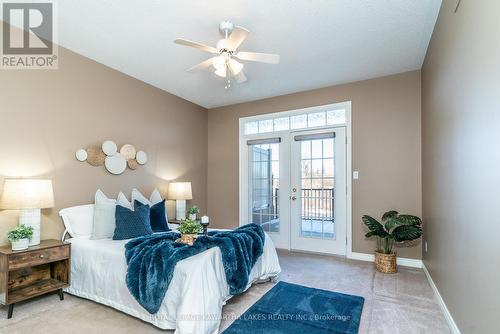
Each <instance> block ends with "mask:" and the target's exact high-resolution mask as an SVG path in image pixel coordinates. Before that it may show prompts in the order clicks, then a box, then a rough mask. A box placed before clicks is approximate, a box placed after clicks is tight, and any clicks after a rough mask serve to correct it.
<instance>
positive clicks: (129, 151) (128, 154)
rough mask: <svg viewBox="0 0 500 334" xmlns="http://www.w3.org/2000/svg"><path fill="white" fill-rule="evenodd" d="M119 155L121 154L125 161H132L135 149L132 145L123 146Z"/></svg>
mask: <svg viewBox="0 0 500 334" xmlns="http://www.w3.org/2000/svg"><path fill="white" fill-rule="evenodd" d="M120 153H121V155H123V156H124V157H125V159H127V160H132V159H135V153H136V150H135V147H134V146H133V145H130V144H125V145H123V146H122V148H121V149H120Z"/></svg>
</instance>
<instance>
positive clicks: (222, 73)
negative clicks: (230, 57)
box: [214, 67, 227, 78]
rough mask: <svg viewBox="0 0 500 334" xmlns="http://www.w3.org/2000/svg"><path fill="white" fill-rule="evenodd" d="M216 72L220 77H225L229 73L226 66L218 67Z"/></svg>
mask: <svg viewBox="0 0 500 334" xmlns="http://www.w3.org/2000/svg"><path fill="white" fill-rule="evenodd" d="M214 73H215V74H216V75H218V76H219V77H222V78H225V77H226V75H227V70H226V67H222V68H218V69H216V70H215V72H214Z"/></svg>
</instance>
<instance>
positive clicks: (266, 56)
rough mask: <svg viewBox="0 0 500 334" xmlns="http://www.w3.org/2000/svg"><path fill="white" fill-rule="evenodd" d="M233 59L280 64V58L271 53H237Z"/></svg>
mask: <svg viewBox="0 0 500 334" xmlns="http://www.w3.org/2000/svg"><path fill="white" fill-rule="evenodd" d="M235 57H236V58H238V59H241V60H249V61H258V62H260V63H268V64H278V63H279V62H280V56H279V55H275V54H271V53H259V52H238V53H237V54H236V55H235Z"/></svg>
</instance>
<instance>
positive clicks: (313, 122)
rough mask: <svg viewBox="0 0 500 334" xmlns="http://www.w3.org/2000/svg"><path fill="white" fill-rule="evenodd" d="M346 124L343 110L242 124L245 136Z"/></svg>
mask: <svg viewBox="0 0 500 334" xmlns="http://www.w3.org/2000/svg"><path fill="white" fill-rule="evenodd" d="M345 123H346V115H345V110H344V109H340V110H329V111H319V112H318V111H315V112H311V113H308V114H300V115H292V116H285V117H283V116H281V117H276V118H269V119H263V120H258V121H247V122H245V124H244V131H245V135H253V134H257V133H270V132H277V131H287V130H299V129H309V128H317V127H322V126H331V125H339V124H345Z"/></svg>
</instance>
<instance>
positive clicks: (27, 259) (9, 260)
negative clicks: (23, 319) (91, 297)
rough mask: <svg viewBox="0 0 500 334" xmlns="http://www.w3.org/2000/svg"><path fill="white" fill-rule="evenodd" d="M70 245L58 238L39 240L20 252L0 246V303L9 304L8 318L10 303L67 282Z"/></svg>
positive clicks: (10, 312)
mask: <svg viewBox="0 0 500 334" xmlns="http://www.w3.org/2000/svg"><path fill="white" fill-rule="evenodd" d="M70 258H71V244H69V243H65V242H62V241H59V240H42V241H41V242H40V244H39V245H37V246H32V247H30V248H28V249H25V250H21V251H13V250H12V249H11V247H10V245H9V246H5V247H0V303H1V304H3V305H8V306H9V311H8V315H7V318H8V319H10V318H12V312H13V311H14V304H15V303H17V302H20V301H22V300H26V299H30V298H33V297H36V296H40V295H43V294H46V293H49V292H53V291H58V293H59V298H60V299H61V300H63V299H64V294H63V290H62V289H63V288H65V287H68V286H69V282H70Z"/></svg>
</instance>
